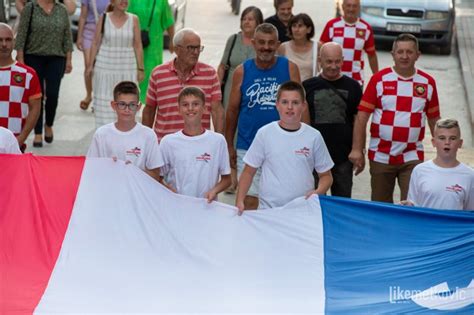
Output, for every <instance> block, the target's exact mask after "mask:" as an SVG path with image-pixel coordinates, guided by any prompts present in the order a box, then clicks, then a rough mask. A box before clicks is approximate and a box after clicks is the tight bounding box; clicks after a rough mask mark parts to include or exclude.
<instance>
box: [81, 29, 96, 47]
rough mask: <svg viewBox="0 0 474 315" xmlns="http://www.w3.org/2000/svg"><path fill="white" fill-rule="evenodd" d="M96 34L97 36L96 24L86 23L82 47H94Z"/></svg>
mask: <svg viewBox="0 0 474 315" xmlns="http://www.w3.org/2000/svg"><path fill="white" fill-rule="evenodd" d="M94 36H95V24H94V23H87V24H85V25H84V30H83V31H82V47H84V49H90V48H91V47H92V42H93V41H94Z"/></svg>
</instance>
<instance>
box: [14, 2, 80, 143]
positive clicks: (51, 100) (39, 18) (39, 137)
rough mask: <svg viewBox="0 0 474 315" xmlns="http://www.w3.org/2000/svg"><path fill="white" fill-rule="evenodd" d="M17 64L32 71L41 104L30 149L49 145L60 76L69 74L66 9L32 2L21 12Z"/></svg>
mask: <svg viewBox="0 0 474 315" xmlns="http://www.w3.org/2000/svg"><path fill="white" fill-rule="evenodd" d="M15 49H16V50H17V60H18V61H19V62H21V63H25V64H27V65H28V66H30V67H32V68H33V69H35V70H36V73H37V74H38V77H39V80H40V84H41V88H42V92H43V100H42V102H41V104H42V108H41V112H40V116H39V118H38V121H37V123H36V126H35V138H34V141H33V146H34V147H42V146H43V108H44V109H45V113H46V121H45V125H44V132H45V135H44V140H45V141H46V142H48V143H51V142H53V128H52V127H53V123H54V117H55V115H56V108H57V106H58V98H59V88H60V85H61V79H62V77H63V76H64V73H70V72H71V71H72V63H71V55H72V49H73V48H72V34H71V26H70V22H69V17H68V12H67V10H66V7H65V6H64V5H63V4H61V3H58V2H56V1H54V0H33V1H31V2H28V3H27V4H26V6H25V8H24V10H23V11H22V14H21V20H20V26H19V29H18V34H17V37H16V45H15Z"/></svg>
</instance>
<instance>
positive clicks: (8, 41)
mask: <svg viewBox="0 0 474 315" xmlns="http://www.w3.org/2000/svg"><path fill="white" fill-rule="evenodd" d="M14 44H15V39H14V37H13V30H12V28H11V27H10V25H8V24H5V23H0V67H4V66H7V65H11V64H12V63H13V58H12V52H13V46H14Z"/></svg>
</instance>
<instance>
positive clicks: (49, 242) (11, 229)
mask: <svg viewBox="0 0 474 315" xmlns="http://www.w3.org/2000/svg"><path fill="white" fill-rule="evenodd" d="M84 161H85V159H84V157H42V156H33V155H31V154H25V155H1V154H0V314H31V313H32V312H33V311H34V309H35V307H36V305H37V304H38V303H39V301H40V299H41V297H42V295H43V293H44V291H45V289H46V286H47V284H48V281H49V278H50V276H51V273H52V271H53V268H54V265H55V263H56V260H57V258H58V255H59V251H60V249H61V244H62V242H63V239H64V235H65V233H66V229H67V226H68V224H69V219H70V217H71V213H72V209H73V206H74V201H75V199H76V194H77V190H78V187H79V182H80V179H81V174H82V168H83V166H84ZM59 196H60V197H59Z"/></svg>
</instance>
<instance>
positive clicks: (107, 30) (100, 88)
mask: <svg viewBox="0 0 474 315" xmlns="http://www.w3.org/2000/svg"><path fill="white" fill-rule="evenodd" d="M127 8H128V1H126V0H111V2H110V5H109V7H108V8H107V11H106V14H104V15H103V16H102V17H101V18H100V19H99V23H98V24H97V29H96V33H95V38H94V42H93V44H92V49H91V58H90V62H89V64H88V65H87V70H86V75H93V77H92V86H93V104H94V111H95V124H96V128H98V127H100V126H102V125H105V124H108V123H111V122H114V121H115V120H116V116H115V112H114V111H113V110H112V107H111V106H110V102H111V101H112V100H113V95H112V92H113V89H114V87H115V85H116V84H117V83H119V82H121V81H133V82H140V81H142V80H143V77H144V66H143V47H142V43H141V36H140V27H139V22H138V18H137V16H136V15H134V14H131V13H127V12H126V10H127ZM104 19H105V21H104Z"/></svg>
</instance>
